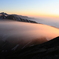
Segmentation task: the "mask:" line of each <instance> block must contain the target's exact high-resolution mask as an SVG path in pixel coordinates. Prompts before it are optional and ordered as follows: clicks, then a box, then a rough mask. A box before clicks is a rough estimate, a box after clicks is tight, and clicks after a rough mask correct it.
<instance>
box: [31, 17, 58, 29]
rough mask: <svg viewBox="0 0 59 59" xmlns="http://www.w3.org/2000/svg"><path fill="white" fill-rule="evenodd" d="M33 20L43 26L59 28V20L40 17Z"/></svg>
mask: <svg viewBox="0 0 59 59" xmlns="http://www.w3.org/2000/svg"><path fill="white" fill-rule="evenodd" d="M31 20H34V21H36V22H38V23H41V24H46V25H50V26H53V27H57V28H59V18H51V17H49V18H48V17H46V18H45V17H39V18H32V19H31Z"/></svg>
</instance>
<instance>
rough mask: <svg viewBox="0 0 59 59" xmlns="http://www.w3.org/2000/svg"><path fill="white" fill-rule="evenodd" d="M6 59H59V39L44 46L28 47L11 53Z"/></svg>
mask: <svg viewBox="0 0 59 59" xmlns="http://www.w3.org/2000/svg"><path fill="white" fill-rule="evenodd" d="M5 58H8V59H11V58H14V59H15V58H16V59H59V37H56V38H54V39H52V40H50V41H48V42H45V43H43V44H38V45H35V46H31V47H27V48H24V49H22V50H21V51H16V52H15V51H14V52H12V51H11V52H10V53H9V54H8V55H6V56H5Z"/></svg>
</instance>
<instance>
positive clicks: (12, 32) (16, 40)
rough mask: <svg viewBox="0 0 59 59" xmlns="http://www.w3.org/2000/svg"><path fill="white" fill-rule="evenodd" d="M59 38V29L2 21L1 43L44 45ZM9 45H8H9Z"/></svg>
mask: <svg viewBox="0 0 59 59" xmlns="http://www.w3.org/2000/svg"><path fill="white" fill-rule="evenodd" d="M57 36H59V29H57V28H54V27H51V26H48V25H43V24H33V23H26V22H18V21H0V43H2V42H9V43H10V44H12V45H14V44H19V45H23V47H24V46H25V45H26V44H32V43H33V42H35V41H36V42H35V43H39V44H41V43H44V42H46V41H49V40H51V39H53V38H55V37H57ZM7 45H8V44H7Z"/></svg>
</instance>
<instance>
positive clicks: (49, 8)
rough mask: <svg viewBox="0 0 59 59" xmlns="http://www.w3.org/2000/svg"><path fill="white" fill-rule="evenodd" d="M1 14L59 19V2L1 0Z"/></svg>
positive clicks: (49, 0) (50, 0)
mask: <svg viewBox="0 0 59 59" xmlns="http://www.w3.org/2000/svg"><path fill="white" fill-rule="evenodd" d="M0 12H6V13H8V14H18V15H24V16H32V17H57V18H59V0H0Z"/></svg>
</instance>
